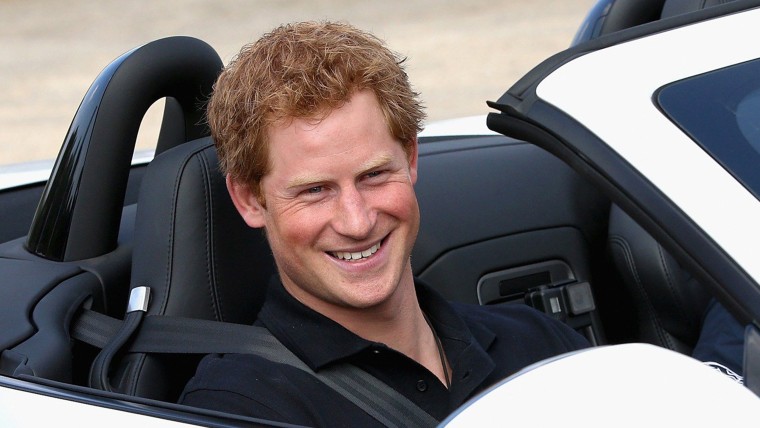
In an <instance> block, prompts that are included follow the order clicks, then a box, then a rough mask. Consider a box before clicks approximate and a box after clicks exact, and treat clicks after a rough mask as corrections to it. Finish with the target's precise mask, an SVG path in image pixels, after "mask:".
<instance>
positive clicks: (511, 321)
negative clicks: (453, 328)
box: [452, 303, 588, 350]
mask: <svg viewBox="0 0 760 428" xmlns="http://www.w3.org/2000/svg"><path fill="white" fill-rule="evenodd" d="M452 306H453V308H454V310H455V311H456V312H457V313H458V314H459V316H460V317H461V318H462V319H463V320H464V321H465V323H467V324H468V325H469V326H470V327H471V328H472V327H473V326H481V327H485V328H487V329H488V330H490V331H492V332H493V333H494V334H495V335H496V337H500V338H502V339H503V338H505V337H509V338H510V339H512V340H526V341H527V342H524V343H534V342H535V343H536V344H540V345H541V346H547V345H551V344H554V345H555V346H556V348H557V349H558V350H562V349H564V350H572V349H578V348H582V347H585V346H588V343H587V341H586V340H585V338H583V336H581V335H580V334H579V333H577V332H576V331H575V330H573V329H572V328H570V326H568V325H567V324H565V323H563V322H561V321H559V320H556V319H554V318H552V317H550V316H548V315H546V314H545V313H543V312H541V311H538V310H536V309H534V308H532V307H530V306H528V305H524V304H519V303H514V304H501V305H485V306H483V305H475V304H466V303H452ZM476 328H477V327H476Z"/></svg>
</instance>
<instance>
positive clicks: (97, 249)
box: [26, 36, 223, 262]
mask: <svg viewBox="0 0 760 428" xmlns="http://www.w3.org/2000/svg"><path fill="white" fill-rule="evenodd" d="M222 66H223V64H222V61H221V59H220V58H219V55H218V54H217V53H216V51H215V50H214V49H213V48H212V47H211V46H209V45H208V44H206V43H205V42H203V41H201V40H198V39H195V38H192V37H186V36H176V37H168V38H164V39H159V40H156V41H154V42H151V43H148V44H146V45H143V46H140V47H138V48H135V49H133V50H131V51H129V52H127V53H125V54H123V55H122V56H120V57H119V58H117V59H116V60H114V61H113V62H111V64H109V65H108V66H107V67H106V68H105V69H103V71H102V72H101V73H100V74H99V75H98V77H97V78H96V79H95V81H94V82H93V84H92V85H91V86H90V88H89V90H88V91H87V94H86V95H85V96H84V99H83V100H82V103H81V104H80V106H79V109H78V110H77V113H76V115H75V116H74V119H73V120H72V122H71V125H70V127H69V130H68V132H67V134H66V138H65V139H64V142H63V146H62V147H61V150H60V152H59V154H58V158H57V159H56V162H55V165H54V167H53V171H52V173H51V175H50V179H49V180H48V183H47V186H46V187H45V190H44V192H43V194H42V197H41V199H40V202H39V205H38V207H37V211H36V213H35V216H34V219H33V221H32V225H31V227H30V230H29V235H28V237H27V241H26V248H27V250H28V251H30V252H32V253H33V254H35V255H37V256H40V257H43V258H46V259H50V260H55V261H62V262H65V261H74V260H82V259H87V258H91V257H97V256H100V255H103V254H106V253H108V252H110V251H112V250H113V249H115V248H116V244H117V242H116V241H117V238H118V233H119V223H120V221H121V212H122V207H123V204H124V195H125V192H126V186H127V179H128V177H129V168H130V166H131V160H132V154H133V152H134V147H135V140H136V138H137V132H138V130H139V128H140V123H141V121H142V118H143V116H144V115H145V112H146V111H147V110H148V108H150V106H151V105H152V104H153V103H154V102H155V101H157V100H159V99H161V98H164V97H166V99H167V101H166V107H165V110H164V119H163V122H162V124H161V131H160V137H159V142H158V144H157V148H156V152H157V153H159V152H161V151H163V150H166V149H168V148H171V147H173V146H175V145H178V144H181V143H184V142H185V141H190V140H193V139H196V138H200V137H204V136H207V135H208V134H209V132H208V129H207V127H206V125H205V122H204V113H205V105H206V101H207V99H208V96H209V94H210V93H211V90H212V87H213V84H214V81H215V80H216V78H217V76H218V74H219V72H220V71H221V69H222Z"/></svg>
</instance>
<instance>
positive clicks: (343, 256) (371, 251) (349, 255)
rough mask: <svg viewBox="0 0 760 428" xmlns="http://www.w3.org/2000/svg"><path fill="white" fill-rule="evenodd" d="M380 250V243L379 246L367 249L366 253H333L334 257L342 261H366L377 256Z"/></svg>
mask: <svg viewBox="0 0 760 428" xmlns="http://www.w3.org/2000/svg"><path fill="white" fill-rule="evenodd" d="M379 249H380V243H379V242H378V243H377V244H375V245H373V246H371V247H369V248H367V249H366V250H364V251H358V252H356V253H351V252H347V251H336V252H334V253H333V255H334V256H335V257H336V258H338V259H341V260H360V259H364V258H367V257H369V256H371V255H373V254H375V253H376V252H377V250H379Z"/></svg>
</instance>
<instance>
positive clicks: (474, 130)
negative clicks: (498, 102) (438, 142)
mask: <svg viewBox="0 0 760 428" xmlns="http://www.w3.org/2000/svg"><path fill="white" fill-rule="evenodd" d="M447 135H452V136H463V135H465V136H468V135H471V136H476V135H499V134H498V133H496V132H494V131H492V130H490V129H488V126H486V115H479V116H466V117H458V118H454V119H445V120H439V121H436V122H431V123H428V124H427V125H425V129H423V130H422V132H420V134H419V136H420V137H441V136H447Z"/></svg>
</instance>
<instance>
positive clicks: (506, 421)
mask: <svg viewBox="0 0 760 428" xmlns="http://www.w3.org/2000/svg"><path fill="white" fill-rule="evenodd" d="M758 420H760V398H758V397H757V396H755V395H754V394H753V393H752V392H750V390H748V389H747V388H745V387H744V386H742V385H740V384H739V383H737V382H735V381H734V380H732V379H730V378H729V377H727V376H726V375H724V374H722V373H720V372H718V371H717V370H715V369H712V368H710V367H708V366H706V365H704V364H703V363H701V362H699V361H697V360H694V359H692V358H690V357H687V356H685V355H682V354H679V353H676V352H673V351H670V350H667V349H664V348H659V347H656V346H653V345H647V344H626V345H616V346H606V347H598V348H593V349H591V350H588V351H584V352H580V353H577V354H573V355H571V356H567V357H564V358H560V359H556V360H553V361H550V362H548V363H544V364H539V365H538V366H534V367H529V368H527V369H525V370H523V371H522V372H521V373H519V374H518V375H517V376H516V377H513V378H511V379H508V380H507V381H505V382H503V383H501V384H500V385H497V386H496V387H494V388H493V389H491V390H490V391H489V392H487V393H486V394H485V395H484V396H482V397H480V398H479V399H478V400H477V401H474V402H471V403H470V404H468V405H465V407H463V408H462V409H460V411H459V413H455V414H454V415H452V416H451V417H450V418H449V419H448V420H446V421H444V422H443V423H442V426H445V427H446V428H459V427H463V428H464V427H466V428H470V427H481V428H483V427H503V426H514V427H584V428H588V427H636V428H641V427H736V426H754V425H756V424H757V421H758Z"/></svg>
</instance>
